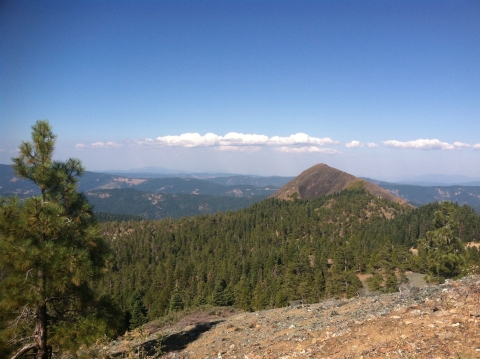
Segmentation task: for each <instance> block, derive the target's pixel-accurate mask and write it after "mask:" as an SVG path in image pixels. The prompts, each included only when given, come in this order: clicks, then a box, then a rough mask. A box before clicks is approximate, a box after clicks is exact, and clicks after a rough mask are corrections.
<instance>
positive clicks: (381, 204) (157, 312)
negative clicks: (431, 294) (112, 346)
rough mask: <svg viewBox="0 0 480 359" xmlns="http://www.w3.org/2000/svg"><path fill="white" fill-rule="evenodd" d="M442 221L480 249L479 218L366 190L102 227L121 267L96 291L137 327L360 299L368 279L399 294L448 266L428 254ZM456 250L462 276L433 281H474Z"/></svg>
mask: <svg viewBox="0 0 480 359" xmlns="http://www.w3.org/2000/svg"><path fill="white" fill-rule="evenodd" d="M442 211H443V212H444V213H445V216H446V217H448V218H449V221H450V222H449V223H450V224H451V230H450V232H452V233H449V235H450V236H451V237H452V238H455V239H456V240H458V241H459V242H460V243H461V242H464V244H465V243H467V242H474V241H477V240H478V234H479V233H480V217H479V215H478V214H476V213H475V212H474V211H473V210H472V209H471V208H470V207H468V206H466V205H464V206H459V205H457V204H451V203H449V202H445V203H444V204H440V203H431V204H428V205H425V206H422V207H420V208H418V209H412V208H409V207H405V206H401V205H398V204H395V203H392V202H388V201H386V200H383V199H380V198H377V197H375V196H373V195H371V194H370V193H368V192H367V191H365V190H364V189H354V190H344V191H342V192H339V193H337V194H334V195H330V196H326V197H321V198H317V199H314V200H295V201H285V200H277V199H266V200H263V201H261V202H258V203H255V204H253V205H251V206H250V207H248V208H246V209H243V210H240V211H237V212H227V213H217V214H215V215H201V216H194V217H184V218H182V219H164V220H159V221H150V220H144V221H123V222H104V223H101V224H100V232H101V234H102V236H103V238H104V239H105V240H106V241H107V243H108V244H109V245H110V247H111V249H112V251H113V253H114V257H115V262H114V266H113V270H112V271H111V272H110V273H108V274H107V275H106V276H104V277H103V278H102V280H101V282H100V283H99V285H98V288H97V289H98V290H99V291H100V292H102V293H104V294H108V295H110V296H111V297H113V298H114V300H115V301H116V303H117V304H118V305H119V306H120V307H121V308H122V310H123V311H124V312H125V314H126V316H125V318H126V319H125V320H126V325H128V326H130V327H132V323H133V324H135V323H141V322H143V321H145V320H147V319H154V318H157V317H160V316H164V315H166V314H168V313H169V312H171V311H175V310H180V309H183V308H187V307H195V306H201V305H203V304H212V305H217V306H229V305H233V306H235V307H238V308H241V309H244V310H261V309H266V308H276V307H282V306H286V305H288V303H289V301H292V300H303V301H305V302H308V303H314V302H318V301H320V300H321V299H323V298H327V297H352V296H355V295H358V294H360V293H361V292H362V286H363V285H362V282H361V281H360V280H359V278H358V274H360V273H369V274H372V275H373V277H372V278H371V279H370V281H369V287H370V289H371V290H375V291H379V292H392V291H397V290H398V289H397V288H398V285H399V284H400V283H401V282H402V281H405V280H406V278H405V276H404V275H403V273H404V272H405V271H407V270H410V271H415V272H421V273H426V274H428V273H430V270H432V271H434V268H436V265H437V264H438V261H440V260H441V259H440V257H439V256H438V255H437V256H436V257H432V253H437V252H436V250H437V248H436V247H435V248H434V249H432V250H430V252H429V248H430V247H427V245H428V243H426V241H425V240H424V241H423V242H422V241H420V240H421V239H424V238H429V243H430V245H433V244H432V243H433V242H434V239H432V238H434V237H435V236H437V237H438V231H440V230H442V228H443V227H442V226H443V225H444V224H445V223H443V222H442V223H440V222H441V221H440V220H438V219H437V220H436V219H435V218H436V216H437V215H438V213H442ZM443 237H445V236H443ZM443 237H442V238H443ZM450 242H451V241H450V240H449V241H448V243H447V244H445V246H444V248H445V251H446V253H448V252H449V251H451V254H452V256H453V259H452V261H453V262H454V266H455V268H456V269H458V270H459V271H457V272H455V273H453V272H445V273H443V272H442V273H443V276H442V277H440V275H439V274H438V273H437V275H436V277H435V276H433V274H435V273H433V272H432V277H431V280H437V281H442V280H443V279H444V278H451V277H459V276H462V275H466V274H468V273H470V272H472V271H476V267H475V266H476V265H478V264H479V261H480V256H479V253H478V250H477V248H476V247H475V246H473V247H468V248H467V249H465V246H464V245H462V246H461V248H460V249H459V248H456V249H455V248H453V247H451V246H450ZM422 243H423V247H422V248H423V249H422V248H418V249H417V250H411V249H415V248H417V247H418V245H419V244H422ZM451 243H453V240H452V242H451ZM449 246H450V247H449ZM432 248H433V247H432ZM412 252H418V254H413V253H412ZM429 253H430V254H429ZM438 253H439V252H438ZM138 308H142V310H138ZM134 326H135V325H133V327H134Z"/></svg>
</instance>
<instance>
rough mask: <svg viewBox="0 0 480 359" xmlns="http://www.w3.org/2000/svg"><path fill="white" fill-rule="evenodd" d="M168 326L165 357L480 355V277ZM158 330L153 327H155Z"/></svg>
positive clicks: (211, 316) (223, 314)
mask: <svg viewBox="0 0 480 359" xmlns="http://www.w3.org/2000/svg"><path fill="white" fill-rule="evenodd" d="M217 314H218V315H215V313H210V314H208V315H207V314H205V316H204V317H202V316H198V314H197V316H196V317H190V318H188V317H187V318H184V320H183V321H181V322H180V323H178V324H177V325H175V326H173V327H170V328H163V329H162V330H163V332H164V334H165V338H166V340H165V345H166V346H165V349H164V350H165V354H164V355H163V358H212V359H213V358H217V359H220V358H222V359H227V358H238V359H258V358H283V359H286V358H480V277H478V276H473V277H468V278H464V279H462V280H459V281H455V282H453V281H451V282H448V283H446V284H442V285H437V286H429V287H425V288H423V289H421V290H418V289H416V288H413V289H408V290H404V291H403V292H402V293H394V294H385V295H369V296H367V297H361V298H353V299H348V300H347V299H331V300H326V301H323V302H321V303H318V304H312V305H305V306H297V307H289V308H280V309H273V310H265V311H260V312H255V313H237V314H233V315H230V316H228V315H229V314H228V311H223V312H219V313H217ZM152 335H154V334H152Z"/></svg>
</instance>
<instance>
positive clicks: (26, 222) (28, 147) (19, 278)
mask: <svg viewBox="0 0 480 359" xmlns="http://www.w3.org/2000/svg"><path fill="white" fill-rule="evenodd" d="M32 130H33V131H32V142H23V143H22V144H21V145H20V148H19V156H18V157H16V158H13V159H12V160H13V168H14V170H15V172H16V173H17V175H18V176H20V177H22V178H25V179H27V180H30V181H32V182H33V183H35V184H36V185H37V186H38V187H39V189H40V192H41V195H40V196H37V197H30V198H28V199H26V200H25V201H24V202H23V203H20V202H19V201H18V200H17V199H16V198H10V199H2V200H1V203H0V205H1V207H0V248H1V251H0V273H1V276H0V312H1V313H2V317H0V320H1V321H2V323H0V324H1V325H0V328H3V329H2V332H0V337H1V338H0V339H2V340H3V341H4V342H5V343H8V344H9V349H8V350H7V351H4V353H6V354H7V355H8V353H10V355H13V356H12V358H18V357H20V356H21V355H22V354H23V353H26V352H28V351H32V350H33V351H34V352H35V353H36V358H37V359H47V358H48V357H49V352H51V350H52V348H53V350H54V351H61V350H63V349H74V348H75V347H76V346H77V345H80V344H81V343H82V342H85V341H88V340H89V339H90V340H94V339H95V335H96V334H98V333H99V332H100V333H105V332H106V331H107V330H108V329H107V328H108V327H109V326H110V325H111V324H112V323H113V322H108V320H105V316H104V314H106V313H107V312H108V309H107V305H106V302H105V301H103V300H102V299H99V298H97V296H96V295H95V293H94V291H93V290H92V288H91V283H92V281H93V280H95V279H96V278H97V277H98V276H99V275H100V274H101V273H102V271H103V270H104V268H106V264H107V262H108V261H107V257H108V248H107V247H106V245H105V244H104V242H103V241H102V240H101V239H100V237H99V236H98V234H97V230H96V223H95V219H94V217H93V213H92V207H91V206H90V205H89V204H88V202H87V200H86V198H85V196H84V195H83V194H81V193H79V192H77V178H76V177H77V176H80V175H81V174H82V173H83V172H84V169H83V167H82V166H81V163H80V161H79V160H77V159H69V160H67V161H66V162H59V161H54V160H53V159H52V156H53V151H54V148H55V138H56V136H55V135H54V134H53V133H52V130H51V127H50V125H49V123H48V121H37V123H36V124H35V125H34V126H33V127H32ZM110 318H111V320H112V321H113V320H114V319H112V318H113V317H110ZM2 340H0V342H1V341H2ZM0 351H3V350H0Z"/></svg>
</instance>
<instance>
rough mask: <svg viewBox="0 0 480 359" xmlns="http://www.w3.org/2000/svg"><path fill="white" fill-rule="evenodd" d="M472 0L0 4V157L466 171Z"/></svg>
mask: <svg viewBox="0 0 480 359" xmlns="http://www.w3.org/2000/svg"><path fill="white" fill-rule="evenodd" d="M479 18H480V3H479V2H478V1H456V2H452V1H436V2H431V1H389V2H380V1H364V2H358V1H353V0H350V1H318V2H317V1H304V2H300V3H299V2H296V1H238V2H217V1H210V0H207V1H203V2H198V1H183V2H176V1H147V0H143V1H135V2H134V1H132V0H125V1H120V2H112V1H107V0H98V1H87V0H86V1H79V2H65V1H59V0H53V1H49V2H40V1H37V2H32V1H27V0H17V1H14V0H6V1H3V2H2V3H1V5H0V163H3V164H9V163H10V162H11V161H10V158H11V157H13V156H15V154H16V149H17V147H18V145H19V144H20V142H21V141H23V140H29V139H30V131H31V126H32V125H33V124H34V123H35V121H36V120H38V119H48V120H49V121H50V123H51V125H52V126H53V130H54V132H55V133H56V134H57V135H58V142H57V151H56V156H57V157H58V158H60V159H65V158H68V157H77V158H80V159H81V160H82V162H83V164H84V165H85V167H86V168H87V170H89V171H104V170H127V169H130V168H142V167H148V166H154V167H163V168H169V169H171V170H178V171H187V172H224V173H227V172H228V173H240V174H255V175H264V176H265V175H281V176H295V175H298V174H299V173H300V172H302V171H303V170H305V169H306V168H308V167H310V166H312V165H314V164H316V163H326V164H328V165H329V166H331V167H335V168H338V169H340V170H342V171H345V172H348V173H351V174H353V175H355V176H358V177H360V176H361V177H370V178H375V179H379V180H387V181H398V180H404V179H408V178H412V177H415V176H419V175H425V174H431V173H438V174H445V175H464V176H469V177H471V178H479V177H480V166H479V165H478V164H479V162H480V161H479V160H480V137H479V133H480V101H478V99H479V98H480V66H479V65H478V59H479V58H480V22H479V21H478V19H479Z"/></svg>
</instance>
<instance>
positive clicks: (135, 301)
mask: <svg viewBox="0 0 480 359" xmlns="http://www.w3.org/2000/svg"><path fill="white" fill-rule="evenodd" d="M146 312H147V308H145V304H143V295H142V293H141V292H140V291H138V290H137V291H135V292H134V293H133V296H132V299H131V311H130V323H129V329H130V330H133V329H135V328H137V327H139V326H141V325H142V324H144V323H146V322H147V317H146V316H145V313H146Z"/></svg>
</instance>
